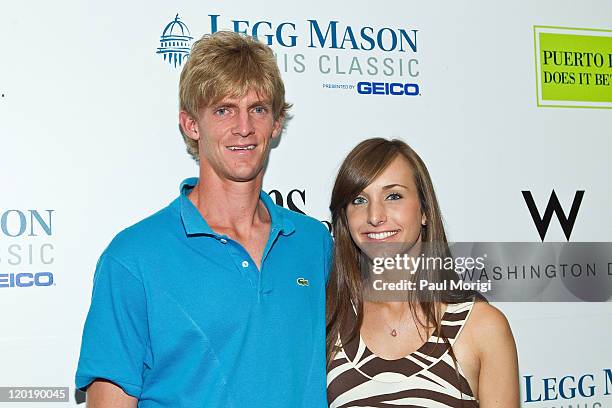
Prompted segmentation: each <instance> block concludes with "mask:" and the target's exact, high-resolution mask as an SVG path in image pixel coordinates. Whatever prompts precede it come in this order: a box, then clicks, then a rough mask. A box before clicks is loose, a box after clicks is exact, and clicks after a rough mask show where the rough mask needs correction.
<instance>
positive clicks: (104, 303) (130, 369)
mask: <svg viewBox="0 0 612 408" xmlns="http://www.w3.org/2000/svg"><path fill="white" fill-rule="evenodd" d="M147 350H149V345H148V325H147V310H146V298H145V291H144V286H143V284H142V281H141V280H140V279H138V278H137V277H136V276H135V275H134V274H132V273H131V272H130V271H129V270H128V269H127V268H126V267H124V266H123V265H122V264H121V263H119V261H117V260H115V259H113V258H112V257H111V256H109V255H106V254H105V255H102V257H101V258H100V260H99V261H98V265H97V267H96V273H95V276H94V287H93V294H92V299H91V306H90V309H89V313H88V315H87V320H86V321H85V327H84V329H83V341H82V344H81V356H80V358H79V365H78V368H77V373H76V386H77V388H81V389H84V388H86V387H87V386H88V385H89V384H91V383H92V382H93V381H94V380H96V379H105V380H108V381H111V382H113V383H115V384H117V385H118V386H120V387H121V388H122V389H123V390H124V391H125V392H126V393H127V394H129V395H131V396H132V397H135V398H138V397H139V396H140V393H141V390H142V378H143V370H144V366H145V365H146V361H145V359H146V356H147V353H148V351H147Z"/></svg>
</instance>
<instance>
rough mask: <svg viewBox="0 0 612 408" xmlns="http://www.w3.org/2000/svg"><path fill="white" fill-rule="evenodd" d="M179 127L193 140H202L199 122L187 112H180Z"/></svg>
mask: <svg viewBox="0 0 612 408" xmlns="http://www.w3.org/2000/svg"><path fill="white" fill-rule="evenodd" d="M179 125H180V126H181V129H183V134H185V135H186V136H187V137H188V138H190V139H193V140H200V132H199V129H198V121H197V120H196V119H195V118H194V117H193V116H191V115H190V114H189V113H187V112H185V111H180V112H179Z"/></svg>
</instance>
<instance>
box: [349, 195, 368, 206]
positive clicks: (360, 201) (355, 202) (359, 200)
mask: <svg viewBox="0 0 612 408" xmlns="http://www.w3.org/2000/svg"><path fill="white" fill-rule="evenodd" d="M364 203H367V200H366V199H365V198H364V197H357V198H355V199H354V200H353V201H352V202H351V204H353V205H359V204H364Z"/></svg>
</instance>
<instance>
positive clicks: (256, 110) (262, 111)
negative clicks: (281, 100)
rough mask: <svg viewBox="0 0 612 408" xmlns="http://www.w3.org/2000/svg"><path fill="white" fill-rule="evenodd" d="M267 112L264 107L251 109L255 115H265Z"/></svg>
mask: <svg viewBox="0 0 612 408" xmlns="http://www.w3.org/2000/svg"><path fill="white" fill-rule="evenodd" d="M267 111H268V110H267V109H266V108H265V107H264V106H256V107H254V108H253V112H255V113H266V112H267Z"/></svg>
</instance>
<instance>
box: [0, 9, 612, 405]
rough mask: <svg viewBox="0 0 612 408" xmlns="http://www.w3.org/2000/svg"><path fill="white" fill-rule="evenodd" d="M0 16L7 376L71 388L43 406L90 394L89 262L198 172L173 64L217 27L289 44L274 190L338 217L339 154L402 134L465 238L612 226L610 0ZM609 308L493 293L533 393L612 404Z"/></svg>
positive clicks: (551, 399) (554, 400)
mask: <svg viewBox="0 0 612 408" xmlns="http://www.w3.org/2000/svg"><path fill="white" fill-rule="evenodd" d="M0 9H1V12H0V38H1V39H2V45H1V55H2V57H1V60H0V94H1V97H0V186H1V189H2V195H1V196H0V387H8V386H15V387H28V386H29V387H32V386H57V387H70V402H66V403H58V404H54V405H53V406H62V405H63V406H74V405H75V404H82V403H83V401H82V396H79V395H77V397H78V398H76V399H75V391H74V384H73V377H74V371H75V368H76V363H77V358H78V351H79V347H80V336H81V330H82V325H83V322H84V318H85V315H86V312H87V309H88V306H89V299H90V294H91V288H92V277H93V271H94V266H95V263H96V260H97V257H98V256H99V255H100V253H101V252H102V250H103V249H104V248H105V246H106V245H107V244H108V243H109V241H110V239H111V238H112V237H113V236H114V235H115V234H116V233H117V232H118V231H120V230H121V229H123V228H125V227H126V226H128V225H130V224H132V223H134V222H136V221H138V220H139V219H141V218H143V217H144V216H146V215H149V214H151V213H153V212H155V211H156V210H157V209H159V208H161V207H163V206H165V205H166V204H167V203H169V202H170V201H171V200H172V199H173V198H174V197H175V196H176V195H177V194H178V186H179V183H180V181H181V180H182V179H183V178H186V177H188V176H194V175H197V167H196V165H195V163H194V162H193V161H192V160H191V159H190V158H189V156H188V155H187V153H186V152H185V146H184V144H183V141H182V139H181V136H180V134H179V132H178V129H177V115H178V112H177V106H178V101H177V86H178V77H179V74H180V70H181V65H182V63H183V62H184V60H185V58H187V54H188V48H186V47H185V44H187V46H189V45H190V44H192V43H193V41H195V39H197V38H199V37H200V36H202V35H203V34H206V33H210V32H212V31H215V30H220V29H230V30H235V31H241V32H245V33H246V34H248V35H256V36H257V37H258V38H259V39H261V40H262V41H265V42H267V43H269V44H270V45H271V47H272V48H273V49H274V51H275V52H276V54H277V58H278V63H279V66H280V69H281V72H282V75H283V78H284V80H285V84H286V88H287V98H288V100H289V101H290V102H292V103H294V108H293V110H292V114H293V118H292V119H291V121H290V122H289V123H288V126H287V129H286V131H285V132H284V134H283V136H282V138H281V141H280V144H279V145H278V147H276V148H275V149H273V151H272V155H271V160H270V163H269V167H268V170H267V174H266V177H265V182H264V189H265V190H266V191H268V192H271V194H272V195H273V197H274V198H275V199H276V201H277V202H278V203H279V204H282V205H284V206H285V207H288V208H291V209H293V210H296V211H300V212H304V213H306V214H309V215H311V216H313V217H315V218H317V219H320V220H321V221H327V220H329V214H328V210H327V207H328V203H329V198H330V191H331V185H332V183H333V178H334V176H335V173H336V171H337V169H338V166H339V164H340V162H341V160H342V158H343V157H344V156H345V154H346V153H347V152H348V151H349V150H350V149H351V148H352V147H353V146H354V145H355V144H356V143H358V142H359V141H361V140H363V139H365V138H369V137H373V136H382V137H387V138H401V139H403V140H405V141H406V142H408V143H409V144H410V145H411V146H413V147H414V148H415V150H416V151H417V152H419V153H420V154H421V156H422V157H423V159H424V160H425V162H426V163H427V165H428V167H429V169H430V171H431V174H432V177H433V180H434V183H435V186H436V189H437V193H438V196H439V200H440V202H441V206H442V212H443V216H444V218H445V221H446V225H447V228H448V232H449V235H450V239H451V240H453V241H514V242H518V241H521V242H529V241H532V242H540V241H542V240H545V241H551V242H554V241H561V242H566V241H568V240H569V241H571V242H579V241H605V242H609V241H612V216H611V213H610V209H611V208H612V189H611V188H610V176H611V175H612V169H611V165H610V162H611V160H610V158H611V154H612V141H611V139H612V127H611V124H612V111H611V110H610V108H612V31H611V30H612V19H611V17H612V3H610V2H609V1H606V0H600V1H594V0H593V1H586V2H570V1H562V2H559V1H552V0H550V1H539V2H533V1H527V0H521V1H506V2H490V1H485V0H479V1H454V2H433V3H431V2H405V1H395V2H381V3H373V2H365V1H350V2H349V1H345V2H331V1H321V0H312V1H308V2H304V3H300V2H292V3H285V2H280V1H276V0H274V1H269V2H266V3H261V2H227V3H222V2H200V1H178V2H165V1H159V0H157V1H148V2H145V1H134V2H125V1H116V0H109V1H104V2H81V1H74V0H72V1H63V2H45V1H18V2H3V3H2V4H1V5H0ZM553 192H554V196H555V197H557V199H556V200H555V198H554V197H553ZM557 200H558V203H557ZM530 203H531V205H532V207H533V206H535V208H536V210H537V214H536V215H539V217H538V216H532V212H530V210H529V205H528V204H530ZM573 206H574V207H575V208H577V210H576V211H573V212H572V211H570V210H571V209H572V207H573ZM547 208H548V211H547ZM546 213H549V214H548V215H549V216H548V217H547V216H546ZM540 218H543V220H544V221H542V220H541V219H540ZM538 225H540V229H538V227H537V226H538ZM601 273H602V274H603V273H605V271H602V272H601ZM551 279H553V280H555V279H560V276H557V277H553V278H551ZM610 279H612V277H610ZM527 284H528V283H527ZM604 292H605V293H607V295H608V296H610V295H612V286H610V285H609V280H608V286H607V287H606V289H604ZM611 305H612V303H609V302H608V303H605V302H603V303H602V302H590V303H589V302H567V303H542V302H539V303H535V302H534V303H518V302H517V303H498V304H496V306H498V307H499V308H500V309H501V310H503V311H504V312H505V314H506V315H507V316H508V319H509V321H510V323H511V326H512V329H513V332H514V335H515V337H516V342H517V346H518V351H519V359H520V374H521V388H522V396H521V401H522V405H523V407H530V408H548V407H568V406H572V407H581V408H583V407H584V408H597V407H612V348H611V347H610V344H611V340H610V339H611V338H612V306H611ZM29 404H32V403H29ZM0 405H1V406H7V407H9V406H13V405H14V406H15V407H20V406H24V405H27V404H11V403H1V404H0ZM34 406H39V405H38V404H35V405H34Z"/></svg>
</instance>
